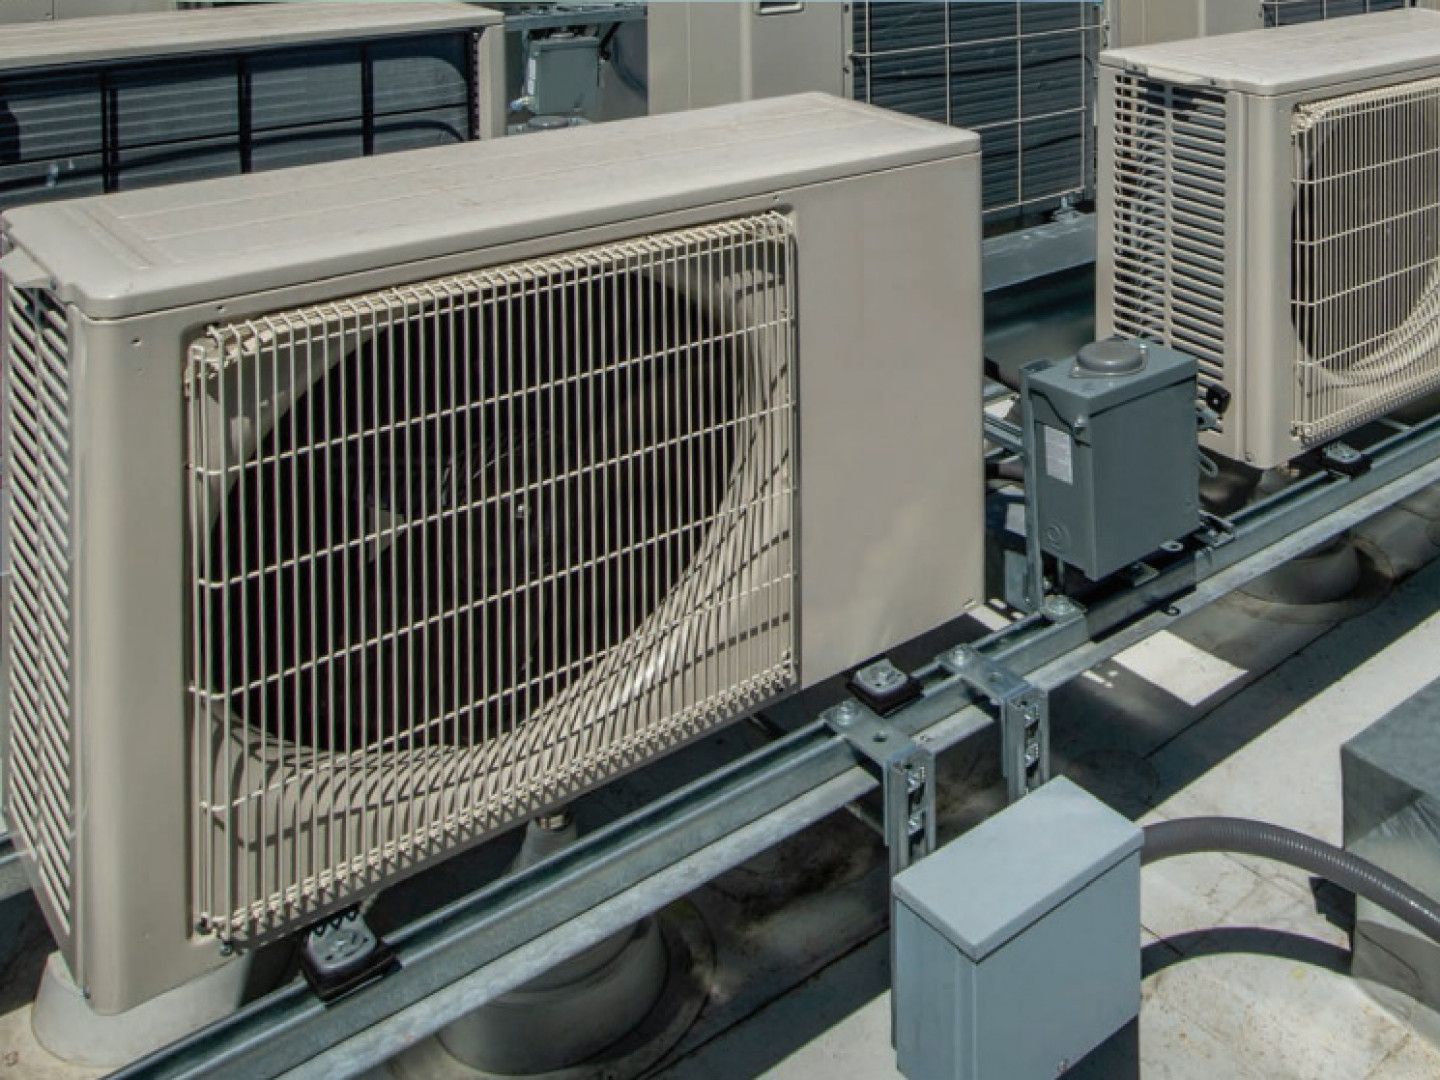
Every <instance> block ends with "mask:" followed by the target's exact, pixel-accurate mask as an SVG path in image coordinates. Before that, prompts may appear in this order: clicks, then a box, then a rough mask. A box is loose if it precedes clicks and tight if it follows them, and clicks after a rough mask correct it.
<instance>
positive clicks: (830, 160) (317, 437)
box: [0, 95, 984, 1011]
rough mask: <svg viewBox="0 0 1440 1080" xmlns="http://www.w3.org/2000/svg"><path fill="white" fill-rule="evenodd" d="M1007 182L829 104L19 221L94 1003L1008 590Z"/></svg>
mask: <svg viewBox="0 0 1440 1080" xmlns="http://www.w3.org/2000/svg"><path fill="white" fill-rule="evenodd" d="M979 164H980V162H979V139H978V137H976V136H975V135H974V134H972V133H968V132H964V131H960V130H957V129H952V128H946V127H943V126H941V125H938V124H932V123H928V122H925V121H919V120H914V119H911V118H909V117H902V116H898V115H895V114H893V113H887V112H884V111H882V110H878V109H873V108H870V107H867V106H864V105H859V104H855V103H851V102H845V101H841V100H838V99H835V98H830V97H827V96H824V95H802V96H797V97H787V98H776V99H771V100H768V101H765V102H754V103H750V104H746V105H737V106H729V107H722V108H717V109H707V110H698V111H695V112H691V113H683V114H675V115H672V116H666V117H650V118H643V119H639V120H633V121H622V122H617V123H613V124H604V125H597V126H594V127H584V128H575V129H572V130H569V131H563V132H555V133H549V134H546V135H543V136H536V137H534V138H525V139H513V140H511V139H505V140H499V141H496V142H493V143H484V142H481V143H472V144H468V145H465V146H460V147H452V148H448V149H442V150H435V151H431V152H427V153H421V154H397V155H391V156H388V157H377V158H369V159H363V160H356V161H349V162H337V163H331V164H324V165H316V166H310V167H306V168H303V169H296V170H290V171H288V172H286V173H284V174H280V173H271V174H264V175H260V174H257V175H253V176H246V177H234V178H230V179H221V180H214V181H205V182H201V183H196V184H188V185H181V186H177V187H171V188H166V189H164V190H163V191H161V190H153V189H152V190H146V191H136V192H128V193H122V194H117V195H109V196H103V197H99V198H95V199H81V200H74V201H71V202H67V203H63V204H52V205H44V206H34V207H22V208H19V209H16V210H12V211H10V212H8V213H7V214H6V215H5V217H4V218H3V223H4V229H5V231H6V235H7V238H8V241H9V243H10V244H11V245H12V249H11V252H10V254H9V255H7V256H6V257H5V258H4V260H3V262H0V269H3V272H4V274H5V277H6V279H7V281H8V283H9V284H8V291H7V295H6V297H5V319H6V326H7V327H8V335H9V342H10V344H9V349H8V354H7V356H6V357H5V364H6V378H5V381H6V384H7V386H8V387H9V389H10V392H9V399H8V400H9V406H8V423H9V425H10V431H11V439H10V449H9V455H10V460H9V465H10V473H11V476H12V478H13V480H12V483H13V487H14V494H13V501H12V512H11V520H10V543H11V549H12V559H13V563H14V566H15V574H14V589H13V591H12V593H11V597H10V607H9V612H8V616H9V619H10V620H11V624H12V626H13V628H14V633H13V635H12V639H11V652H10V663H11V670H12V672H13V675H12V681H13V685H14V690H13V692H12V697H11V738H12V752H11V759H10V779H11V785H10V790H9V802H8V811H9V814H10V816H11V818H12V821H13V824H14V825H15V827H16V829H17V830H18V833H19V837H20V842H21V847H22V849H23V852H24V855H25V860H26V863H27V865H28V868H29V871H30V874H31V876H32V879H33V881H34V884H35V888H36V894H37V896H38V897H39V899H40V901H41V903H42V905H43V907H44V909H45V912H46V914H47V916H48V918H49V921H50V925H51V927H52V929H53V930H54V932H55V936H56V938H57V940H58V941H59V942H60V944H61V947H62V950H63V953H64V955H65V957H66V959H67V960H68V962H69V965H70V967H71V970H72V971H73V973H74V975H75V976H76V979H77V981H78V982H79V983H80V985H81V986H83V987H85V988H86V989H87V990H88V993H89V996H90V999H91V1001H92V1003H93V1005H94V1007H95V1008H97V1009H99V1010H102V1011H113V1010H117V1009H123V1008H125V1007H127V1006H129V1005H132V1004H134V1003H136V1002H138V1001H141V1000H143V999H146V998H148V997H150V996H152V995H154V994H156V993H158V992H160V991H163V990H165V989H166V988H168V987H171V986H174V985H176V984H178V983H180V982H181V981H183V980H185V979H187V978H189V977H191V976H194V975H195V974H197V973H198V972H201V971H203V970H205V969H208V968H212V967H214V966H216V965H218V964H220V963H222V947H223V949H226V950H228V949H235V950H241V951H243V950H245V949H248V948H250V947H252V946H254V945H257V944H259V943H263V942H265V941H267V940H271V939H274V938H276V937H280V936H285V935H289V934H292V933H294V932H296V931H298V930H300V929H302V928H304V927H305V926H307V925H309V924H311V923H312V922H313V921H315V920H316V919H318V918H320V917H322V916H324V915H325V914H327V913H329V912H332V911H334V910H337V909H339V908H341V907H343V906H347V905H349V904H353V903H355V902H356V901H357V899H358V898H361V897H363V896H365V895H367V894H369V893H372V892H374V891H375V890H377V889H380V888H382V887H384V886H385V885H387V884H389V883H391V882H393V881H395V880H397V879H398V878H401V877H403V876H405V875H408V874H410V873H413V872H414V871H416V870H418V869H420V868H422V867H424V866H425V865H427V864H430V863H433V862H434V861H436V860H438V859H442V858H444V857H445V856H447V855H449V854H451V853H453V852H455V851H457V850H459V849H461V848H464V847H466V846H467V845H470V844H473V843H475V842H476V841H478V840H481V839H483V838H485V837H486V836H489V835H491V834H493V833H495V832H496V831H497V830H501V829H504V828H506V827H508V826H511V825H513V824H515V823H518V822H521V821H523V820H526V819H527V818H529V817H532V816H534V815H536V814H538V813H541V812H544V811H545V810H547V808H552V807H554V806H556V805H557V804H561V803H563V802H565V801H567V800H570V799H572V798H574V797H575V796H576V795H577V794H578V793H580V792H583V791H585V790H587V789H589V788H592V787H594V786H596V785H598V784H601V783H603V782H605V781H606V780H607V779H609V778H611V777H613V776H615V775H617V774H619V773H621V772H624V771H625V770H628V769H631V768H633V767H635V766H638V765H641V764H643V763H645V762H647V761H649V760H651V759H652V758H654V757H655V756H656V755H658V754H661V753H664V752H665V751H667V750H669V749H671V748H673V747H677V746H679V745H681V744H683V743H685V742H686V741H688V740H691V739H694V738H696V737H698V736H700V735H702V734H704V733H706V732H708V731H711V730H712V729H714V728H715V727H716V726H718V725H720V724H723V723H726V722H728V721H730V720H732V719H735V718H737V717H739V716H742V715H746V714H748V713H750V712H753V711H754V710H756V709H758V708H760V707H762V706H764V705H765V704H766V703H767V702H770V701H773V700H775V699H777V698H779V697H782V696H784V695H787V694H789V693H791V692H793V691H795V690H797V689H799V688H802V687H806V686H809V685H812V684H814V683H816V682H817V681H819V680H822V679H825V678H827V677H829V676H832V675H835V674H836V673H839V672H842V671H845V670H848V669H849V668H851V667H852V666H853V665H857V664H859V663H861V662H863V661H865V660H867V659H869V658H870V657H872V656H874V655H875V654H877V653H879V652H882V651H884V650H886V649H887V648H889V647H891V646H893V645H895V644H897V643H899V642H901V641H903V640H906V639H909V638H911V637H914V636H915V635H918V634H921V633H923V632H926V631H928V630H930V629H932V628H934V627H936V626H939V625H941V624H943V623H945V622H946V621H947V620H949V619H951V618H954V617H956V616H958V615H959V614H961V613H962V612H963V611H964V610H965V609H966V608H967V606H969V605H970V604H972V603H974V602H975V601H977V600H979V599H981V596H982V593H981V590H982V588H983V585H982V577H983V574H982V562H983V519H984V514H983V511H982V484H983V477H982V474H983V469H982V462H981V452H982V436H981V430H980V398H981V366H982V362H981V346H980V334H981V315H980V295H981V285H980V277H979V273H980V271H979V258H980V213H979V205H980V195H979ZM957 208H959V209H958V211H957ZM357 221H363V222H365V223H366V227H365V228H364V229H357V228H356V227H355V223H356V222H357Z"/></svg>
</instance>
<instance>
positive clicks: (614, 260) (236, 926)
mask: <svg viewBox="0 0 1440 1080" xmlns="http://www.w3.org/2000/svg"><path fill="white" fill-rule="evenodd" d="M792 246H793V244H792V237H791V224H790V221H789V219H788V218H787V217H785V216H783V215H780V214H763V215H759V216H754V217H747V218H741V219H735V220H731V221H727V222H721V223H718V224H714V225H710V226H704V227H696V228H691V229H685V230H683V231H677V232H669V233H658V234H654V235H651V236H648V237H645V238H641V239H636V240H633V241H627V242H620V243H614V244H609V245H606V246H602V247H595V248H589V249H585V250H580V251H575V252H572V253H570V254H567V255H561V256H555V257H550V258H543V259H539V260H534V261H526V262H520V263H514V264H510V265H504V266H499V267H494V268H491V269H487V270H483V271H479V272H475V273H471V274H465V275H462V276H458V277H451V278H445V279H440V280H433V281H428V282H424V283H421V284H416V285H412V286H408V287H404V288H397V289H391V290H387V291H383V292H377V293H373V294H369V295H364V296H356V297H353V298H351V299H348V300H344V301H341V302H337V303H330V304H326V305H323V306H320V307H313V308H306V309H300V310H293V311H286V312H281V313H279V314H276V315H273V316H271V317H268V318H263V319H258V320H252V321H246V322H240V323H234V324H229V325H225V326H219V327H216V328H214V329H213V330H212V331H210V332H209V333H208V334H207V335H206V336H205V338H204V339H203V340H202V341H201V342H199V343H197V345H196V346H195V347H194V348H192V350H191V367H190V375H189V385H188V396H189V402H190V440H191V449H190V473H191V480H192V488H191V490H192V499H191V519H192V530H193V534H192V535H193V549H194V551H195V560H196V561H195V565H194V568H193V570H194V582H195V585H194V592H193V610H192V621H193V626H194V633H195V641H194V653H193V660H192V678H193V687H192V695H193V704H194V711H193V714H192V715H193V724H194V731H193V744H194V747H195V755H196V756H195V774H194V777H193V784H192V790H193V792H194V799H195V804H194V813H195V830H194V835H195V839H196V843H197V850H196V860H195V864H194V865H195V867H196V871H195V877H194V884H195V894H194V902H195V905H196V909H197V912H198V913H199V921H200V922H201V925H202V926H204V927H205V928H207V929H208V930H209V931H211V932H213V933H215V934H217V935H219V936H221V937H222V938H250V939H253V938H258V937H263V936H265V935H266V934H267V933H270V932H272V931H275V930H278V929H282V928H284V927H286V926H288V925H291V924H292V923H293V921H294V920H296V919H297V918H302V917H305V916H307V915H313V914H314V913H316V912H318V911H320V910H322V909H324V908H326V907H327V906H330V905H333V904H334V903H335V902H336V901H337V900H339V899H343V897H345V896H347V895H351V894H353V893H354V892H355V891H356V890H357V889H358V888H362V887H364V886H366V885H370V884H374V883H376V882H379V881H381V880H384V879H386V878H388V877H391V876H393V875H394V874H395V873H396V872H399V871H403V870H404V869H406V868H409V867H413V866H415V865H417V864H419V863H422V862H424V861H427V860H428V859H431V858H434V857H436V856H438V855H441V854H444V853H445V852H447V851H449V850H453V849H454V848H455V846H456V845H457V844H461V843H464V842H465V840H466V839H468V838H472V837H476V836H479V835H481V834H483V833H486V832H489V831H491V830H494V829H496V828H498V827H501V826H503V825H506V824H509V823H511V822H513V821H516V820H520V819H522V818H524V817H525V816H526V815H527V814H529V813H533V812H534V811H535V810H536V809H537V808H538V807H541V806H542V805H547V804H553V803H554V802H555V801H556V800H559V799H564V798H567V797H570V796H572V795H574V794H578V793H579V792H582V791H584V790H585V789H586V788H588V787H590V786H593V785H594V784H595V783H597V782H599V781H600V780H603V779H605V778H608V777H610V776H612V775H614V774H615V773H617V772H620V771H623V770H624V769H625V768H626V767H627V765H629V764H633V763H636V762H640V761H643V760H646V759H648V758H649V757H650V756H652V755H654V754H655V753H657V752H659V751H661V750H663V749H666V748H669V747H673V746H676V745H679V744H680V743H682V742H685V741H688V740H689V739H691V738H693V737H695V736H696V735H699V734H701V733H703V732H705V731H706V730H708V729H709V728H711V727H714V726H715V725H716V724H718V723H721V722H723V721H726V720H728V719H729V718H731V717H733V716H734V715H736V713H737V712H738V711H741V710H743V709H745V708H747V707H750V708H753V707H755V706H757V705H758V704H760V703H761V702H763V701H765V700H766V699H768V698H770V697H772V696H774V695H775V694H777V693H779V692H781V691H783V690H785V689H787V688H790V687H791V686H793V685H794V684H795V682H796V679H797V660H796V654H797V641H796V619H795V610H794V603H795V589H796V583H797V578H796V571H795V559H794V553H793V550H792V547H793V538H794V532H793V530H794V521H793V513H794V509H793V503H794V499H795V497H796V491H797V485H796V461H795V447H794V431H793V429H794V424H795V414H794V408H795V399H794V385H793V384H794V380H795V376H796V371H795V355H794V332H795V322H794V319H795V304H794V288H795V282H794V274H793V271H792V262H791V260H792Z"/></svg>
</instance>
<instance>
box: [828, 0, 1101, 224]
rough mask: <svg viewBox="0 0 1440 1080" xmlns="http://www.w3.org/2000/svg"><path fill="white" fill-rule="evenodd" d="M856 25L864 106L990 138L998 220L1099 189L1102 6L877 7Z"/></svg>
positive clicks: (990, 195) (989, 196) (998, 0)
mask: <svg viewBox="0 0 1440 1080" xmlns="http://www.w3.org/2000/svg"><path fill="white" fill-rule="evenodd" d="M853 25H854V41H853V51H852V60H853V63H854V90H853V93H854V96H855V97H856V98H857V99H859V100H861V101H866V102H870V103H871V104H875V105H880V106H883V107H885V108H888V109H895V110H897V111H899V112H903V113H909V114H910V115H912V116H920V117H924V118H926V119H929V120H936V121H939V122H941V123H948V124H954V125H956V126H959V127H965V128H970V129H972V130H974V131H977V132H979V133H980V135H981V138H982V139H983V140H984V155H983V159H982V169H983V175H984V193H983V201H984V207H985V211H986V214H987V216H988V217H989V218H991V219H992V220H993V219H997V218H1004V217H1010V216H1014V215H1016V214H1018V213H1020V212H1021V211H1023V210H1026V209H1045V208H1047V207H1051V206H1054V205H1057V204H1058V203H1059V202H1060V200H1061V199H1063V198H1065V197H1074V198H1081V197H1086V196H1088V195H1089V193H1090V192H1091V191H1093V188H1094V136H1093V132H1094V92H1095V58H1096V55H1097V54H1098V52H1099V49H1100V46H1101V44H1102V42H1103V35H1104V33H1105V28H1106V27H1105V8H1104V5H1103V4H1102V3H1100V2H1098V0H1090V2H1084V0H1081V2H1070V0H1060V2H1055V0H1039V2H1036V0H988V2H987V0H981V2H978V3H977V2H973V0H972V2H952V0H944V2H941V3H891V2H880V0H876V2H861V3H857V4H855V6H854V19H853Z"/></svg>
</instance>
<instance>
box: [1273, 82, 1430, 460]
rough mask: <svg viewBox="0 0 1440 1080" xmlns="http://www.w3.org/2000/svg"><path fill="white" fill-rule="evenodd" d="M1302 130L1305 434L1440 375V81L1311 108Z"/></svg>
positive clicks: (1298, 391) (1342, 422)
mask: <svg viewBox="0 0 1440 1080" xmlns="http://www.w3.org/2000/svg"><path fill="white" fill-rule="evenodd" d="M1292 138H1293V145H1294V158H1293V169H1294V173H1293V179H1294V185H1295V212H1294V218H1293V225H1292V227H1293V237H1294V251H1293V255H1292V274H1291V302H1292V303H1291V308H1292V315H1293V318H1294V323H1295V331H1296V356H1295V362H1296V366H1297V376H1298V377H1297V379H1296V384H1295V425H1294V431H1295V434H1296V435H1298V436H1299V437H1300V438H1301V439H1302V440H1304V441H1306V442H1315V441H1319V440H1322V439H1324V438H1326V437H1327V436H1330V435H1334V434H1337V433H1339V432H1341V431H1344V430H1346V429H1348V428H1353V427H1354V426H1355V425H1356V424H1359V423H1363V422H1364V421H1366V420H1369V419H1372V418H1374V417H1377V416H1382V415H1384V414H1385V413H1387V412H1389V411H1391V410H1392V409H1394V408H1396V407H1398V406H1400V405H1403V404H1405V403H1406V402H1407V401H1410V400H1412V399H1414V398H1415V397H1417V396H1420V395H1422V394H1424V393H1426V392H1428V391H1429V390H1432V389H1434V388H1435V387H1437V386H1440V79H1426V80H1422V81H1416V82H1409V83H1404V84H1401V85H1399V86H1391V87H1385V88H1382V89H1378V90H1370V91H1365V92H1362V93H1356V94H1348V95H1346V96H1344V97H1336V98H1330V99H1328V100H1325V101H1317V102H1313V103H1310V104H1306V105H1302V106H1300V107H1299V108H1297V109H1296V111H1295V115H1294V119H1293V124H1292Z"/></svg>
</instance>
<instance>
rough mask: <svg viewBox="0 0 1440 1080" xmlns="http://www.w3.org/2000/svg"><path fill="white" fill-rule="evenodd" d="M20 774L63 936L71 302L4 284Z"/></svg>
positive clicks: (26, 819)
mask: <svg viewBox="0 0 1440 1080" xmlns="http://www.w3.org/2000/svg"><path fill="white" fill-rule="evenodd" d="M5 303H6V305H7V308H8V310H7V313H6V325H7V328H8V329H7V331H6V334H5V352H6V355H5V368H4V382H5V400H6V409H5V425H6V433H5V442H6V451H7V462H6V466H7V473H8V476H9V477H10V482H9V483H8V485H7V486H8V487H9V493H10V502H9V507H10V509H9V514H10V517H9V521H8V525H9V529H8V533H7V536H8V543H9V545H10V566H11V575H10V592H9V600H8V605H9V610H8V611H7V612H6V617H7V619H8V623H9V630H10V644H9V651H10V655H9V666H10V772H9V779H8V787H7V790H6V815H7V818H8V820H9V822H10V825H11V827H12V828H13V829H14V830H15V833H16V835H17V837H18V838H19V842H20V846H21V849H22V850H23V851H24V852H25V853H26V854H27V855H28V856H29V857H30V859H31V860H32V861H33V863H34V866H35V868H36V872H37V879H38V884H39V889H38V892H39V895H40V899H41V902H42V903H43V904H45V906H46V907H47V909H48V910H49V911H50V914H51V916H52V925H54V926H55V927H56V929H57V932H58V933H59V935H60V936H62V937H64V936H66V935H68V933H69V931H70V920H71V914H72V903H73V892H72V889H73V885H74V880H73V851H72V838H73V833H74V810H73V807H74V790H75V787H74V777H73V775H72V773H73V765H72V753H71V748H72V739H73V723H74V717H73V715H72V711H73V694H72V678H71V675H72V658H71V651H72V646H71V630H72V626H71V620H72V617H73V614H72V609H71V566H70V551H71V548H70V543H71V536H72V533H73V523H72V521H71V495H72V493H71V483H70V469H71V459H70V365H69V332H68V328H67V322H66V315H65V309H64V308H63V307H62V306H60V305H59V304H58V303H57V302H56V301H55V299H54V298H53V297H52V296H51V295H50V294H49V293H48V292H45V291H44V290H40V289H20V288H16V287H14V286H8V287H6V292H5Z"/></svg>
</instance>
